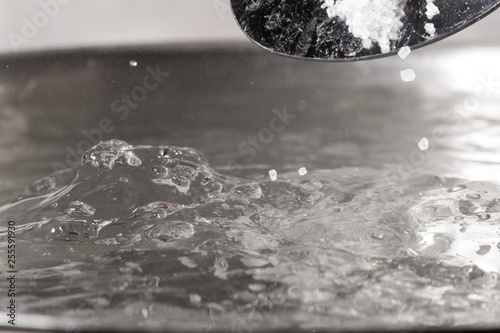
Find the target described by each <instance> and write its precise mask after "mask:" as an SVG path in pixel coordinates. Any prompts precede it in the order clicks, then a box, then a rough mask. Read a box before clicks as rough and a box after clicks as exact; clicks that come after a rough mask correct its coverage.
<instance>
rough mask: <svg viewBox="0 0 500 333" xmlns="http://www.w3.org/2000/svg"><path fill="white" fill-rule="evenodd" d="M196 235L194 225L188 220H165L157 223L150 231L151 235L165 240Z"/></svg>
mask: <svg viewBox="0 0 500 333" xmlns="http://www.w3.org/2000/svg"><path fill="white" fill-rule="evenodd" d="M193 235H194V228H193V225H192V224H190V223H186V222H165V223H164V224H161V225H157V226H156V227H154V228H152V229H151V231H150V232H149V236H150V237H151V238H154V239H158V240H160V241H163V242H170V241H175V240H179V239H187V238H191V237H193Z"/></svg>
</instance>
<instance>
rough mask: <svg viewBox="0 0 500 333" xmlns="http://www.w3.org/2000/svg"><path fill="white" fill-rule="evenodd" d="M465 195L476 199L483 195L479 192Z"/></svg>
mask: <svg viewBox="0 0 500 333" xmlns="http://www.w3.org/2000/svg"><path fill="white" fill-rule="evenodd" d="M465 197H466V198H467V199H474V200H477V199H481V195H480V194H479V193H467V195H466V196H465Z"/></svg>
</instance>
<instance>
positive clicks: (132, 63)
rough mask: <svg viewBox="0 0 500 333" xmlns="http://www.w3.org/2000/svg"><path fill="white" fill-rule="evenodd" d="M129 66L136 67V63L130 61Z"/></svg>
mask: <svg viewBox="0 0 500 333" xmlns="http://www.w3.org/2000/svg"><path fill="white" fill-rule="evenodd" d="M129 64H130V66H132V67H135V66H137V61H135V60H130V62H129Z"/></svg>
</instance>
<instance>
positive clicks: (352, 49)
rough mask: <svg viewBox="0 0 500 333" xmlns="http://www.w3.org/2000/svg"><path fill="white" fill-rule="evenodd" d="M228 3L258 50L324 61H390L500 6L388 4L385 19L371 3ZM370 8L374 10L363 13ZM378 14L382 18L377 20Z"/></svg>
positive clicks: (488, 1) (466, 0) (448, 1)
mask: <svg viewBox="0 0 500 333" xmlns="http://www.w3.org/2000/svg"><path fill="white" fill-rule="evenodd" d="M230 1H231V8H232V10H233V14H234V17H235V18H236V21H237V22H238V24H239V26H240V27H241V29H242V30H243V32H244V33H245V34H246V35H247V37H248V38H249V39H250V40H252V41H253V42H255V43H256V44H257V45H259V46H260V47H262V48H264V49H265V50H267V51H270V52H272V53H275V54H279V55H284V56H289V57H295V58H305V59H314V60H324V61H355V60H366V59H371V58H378V57H384V56H389V55H393V54H395V53H397V52H398V51H399V49H401V48H402V47H404V46H408V47H410V48H411V49H415V48H419V47H422V46H425V45H428V44H431V43H434V42H437V41H439V40H441V39H443V38H446V37H448V36H450V35H453V34H454V33H456V32H458V31H460V30H462V29H464V28H466V27H468V26H470V25H471V24H473V23H475V22H477V21H479V20H480V19H482V18H483V17H485V16H486V15H488V14H490V13H491V12H493V11H494V10H495V9H497V8H498V7H499V6H500V0H475V1H471V0H387V1H386V4H387V5H388V6H389V7H388V8H389V10H388V13H379V12H377V11H376V10H373V9H374V8H375V9H377V8H380V6H379V7H377V5H376V4H373V3H374V2H373V0H369V1H367V2H365V3H368V5H364V6H365V7H364V8H359V7H358V8H357V9H356V10H354V9H349V5H351V4H353V3H355V1H351V2H350V3H349V0H302V1H296V0H230ZM370 3H372V4H373V5H372V6H373V8H369V7H367V6H369V5H370ZM378 3H379V4H380V3H381V2H380V1H379V2H378ZM351 8H353V7H351ZM370 10H371V11H370ZM364 12H369V13H371V15H372V16H371V17H370V16H366V15H365V16H363V13H364ZM365 14H366V13H365ZM379 14H382V15H384V14H386V15H387V16H386V17H385V18H384V19H380V18H379V17H380V16H379ZM356 15H357V17H356ZM360 15H361V16H360ZM370 20H371V21H370ZM374 26H375V27H376V28H375V29H374V28H373V27H374ZM368 34H369V36H368V37H367V35H368Z"/></svg>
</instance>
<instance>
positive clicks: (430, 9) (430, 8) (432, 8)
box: [425, 0, 440, 20]
mask: <svg viewBox="0 0 500 333" xmlns="http://www.w3.org/2000/svg"><path fill="white" fill-rule="evenodd" d="M425 9H426V11H425V15H427V18H428V19H429V20H432V18H433V17H434V16H436V15H437V14H439V13H440V12H439V8H437V6H436V5H435V4H434V0H427V6H425Z"/></svg>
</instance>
